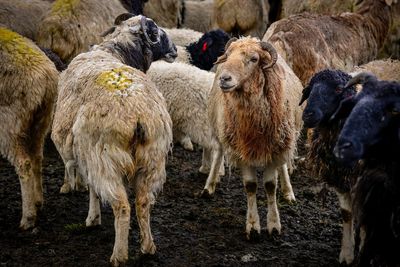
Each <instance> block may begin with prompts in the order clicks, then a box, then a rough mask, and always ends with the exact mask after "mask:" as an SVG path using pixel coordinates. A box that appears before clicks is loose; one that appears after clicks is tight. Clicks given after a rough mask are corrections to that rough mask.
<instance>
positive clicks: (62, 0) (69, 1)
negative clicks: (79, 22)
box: [51, 0, 80, 16]
mask: <svg viewBox="0 0 400 267" xmlns="http://www.w3.org/2000/svg"><path fill="white" fill-rule="evenodd" d="M79 2H80V0H57V1H55V2H54V3H53V6H52V8H51V13H52V14H58V15H60V16H63V15H68V14H70V13H73V12H74V10H75V8H76V7H77V6H78V4H79Z"/></svg>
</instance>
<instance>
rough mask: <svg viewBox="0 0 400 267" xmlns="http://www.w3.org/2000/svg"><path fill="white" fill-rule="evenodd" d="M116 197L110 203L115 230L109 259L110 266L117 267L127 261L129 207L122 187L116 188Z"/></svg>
mask: <svg viewBox="0 0 400 267" xmlns="http://www.w3.org/2000/svg"><path fill="white" fill-rule="evenodd" d="M116 197H117V198H116V199H115V200H114V201H113V202H112V203H111V206H112V209H113V212H114V228H115V243H114V249H113V254H112V255H111V259H110V262H111V265H112V266H119V265H120V264H121V263H125V262H126V261H127V260H128V237H129V227H130V226H129V223H130V218H131V207H130V205H129V202H128V197H127V195H126V191H125V188H124V187H123V186H119V188H117V190H116Z"/></svg>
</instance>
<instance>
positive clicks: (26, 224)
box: [19, 216, 36, 231]
mask: <svg viewBox="0 0 400 267" xmlns="http://www.w3.org/2000/svg"><path fill="white" fill-rule="evenodd" d="M35 225H36V217H33V216H32V217H27V218H22V219H21V222H20V224H19V228H20V229H21V230H22V231H26V230H28V229H31V228H33V227H35Z"/></svg>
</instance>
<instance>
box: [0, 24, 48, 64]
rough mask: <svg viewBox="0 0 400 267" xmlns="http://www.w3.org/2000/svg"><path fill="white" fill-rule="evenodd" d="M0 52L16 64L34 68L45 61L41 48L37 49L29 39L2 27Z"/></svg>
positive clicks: (0, 28) (0, 29)
mask: <svg viewBox="0 0 400 267" xmlns="http://www.w3.org/2000/svg"><path fill="white" fill-rule="evenodd" d="M0 51H3V52H5V54H6V55H8V56H9V57H8V60H9V61H11V62H14V63H15V64H21V65H25V66H33V65H36V64H39V63H41V62H43V61H44V60H45V56H44V54H43V53H41V52H40V50H39V48H35V47H34V46H33V44H31V43H30V42H29V40H28V39H26V38H24V37H22V36H21V35H19V34H18V33H16V32H13V31H11V30H9V29H6V28H2V27H0Z"/></svg>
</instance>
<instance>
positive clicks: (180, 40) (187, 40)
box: [164, 28, 203, 46]
mask: <svg viewBox="0 0 400 267" xmlns="http://www.w3.org/2000/svg"><path fill="white" fill-rule="evenodd" d="M164 31H165V32H166V33H167V35H168V37H169V38H170V39H171V40H172V42H173V43H174V44H175V45H177V46H178V45H179V46H186V45H188V44H191V43H194V42H197V41H198V40H199V39H200V38H201V37H202V36H203V33H201V32H198V31H194V30H192V29H185V28H182V29H176V28H173V29H167V28H164Z"/></svg>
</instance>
